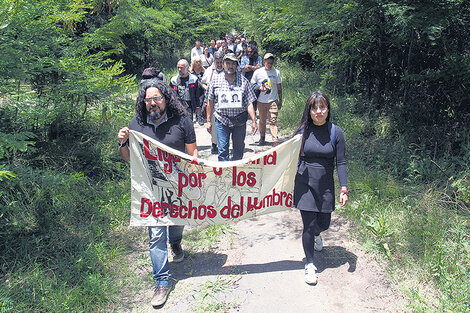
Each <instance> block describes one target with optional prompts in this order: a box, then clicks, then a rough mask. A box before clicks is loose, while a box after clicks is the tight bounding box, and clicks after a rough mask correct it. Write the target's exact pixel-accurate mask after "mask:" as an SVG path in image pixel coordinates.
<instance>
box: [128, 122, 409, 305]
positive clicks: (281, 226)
mask: <svg viewBox="0 0 470 313" xmlns="http://www.w3.org/2000/svg"><path fill="white" fill-rule="evenodd" d="M247 126H248V127H247V134H248V132H249V131H251V126H250V125H247ZM196 135H197V140H198V147H199V149H200V155H201V157H202V158H211V159H216V156H211V155H210V137H209V136H208V134H207V132H206V131H205V129H204V128H203V127H201V126H199V125H197V126H196ZM258 139H259V135H258V134H257V135H255V136H251V135H247V138H246V144H247V147H246V148H247V154H253V153H256V152H258V151H260V150H261V148H260V147H258V146H257V145H256V142H257V140H258ZM267 139H270V136H269V135H268V136H267ZM268 147H269V146H268ZM268 147H265V148H264V149H266V148H268ZM301 228H302V226H301V219H300V214H299V213H298V211H297V210H296V209H292V210H288V211H284V212H279V213H275V214H270V215H263V216H260V217H257V218H254V219H250V220H244V221H240V222H238V223H237V224H235V225H233V232H232V233H231V234H230V235H225V236H223V240H221V241H220V242H219V243H218V246H217V248H216V249H214V250H212V251H211V252H200V253H199V252H197V251H192V252H190V253H187V257H186V258H185V260H184V261H183V262H182V263H179V264H174V263H171V265H170V266H171V271H172V273H173V274H174V278H175V279H177V280H178V282H177V284H176V286H175V289H174V290H173V291H172V293H171V294H170V296H169V298H168V301H167V303H166V304H165V305H164V306H163V307H162V308H160V309H159V310H158V311H160V312H172V313H173V312H175V313H176V312H178V313H180V312H208V311H216V312H257V313H262V312H296V313H301V312H335V313H337V312H338V313H340V312H401V311H404V309H403V308H404V300H403V299H402V298H401V297H400V296H399V292H397V291H394V290H393V288H392V287H391V286H390V285H389V284H388V283H387V281H386V280H385V279H384V274H383V272H382V271H381V269H380V268H379V266H378V265H377V263H376V262H375V261H374V260H373V259H372V257H370V256H369V255H367V253H365V252H364V251H363V250H361V248H360V246H359V245H358V244H357V243H356V242H355V241H354V240H352V239H351V238H350V237H349V235H348V234H349V233H350V230H351V226H350V225H349V224H348V223H347V222H346V221H345V220H344V219H342V218H341V217H338V215H337V214H335V213H334V214H333V219H332V223H331V227H330V229H329V230H328V231H326V232H325V233H323V234H322V235H323V239H324V249H323V251H321V252H316V253H315V265H316V267H317V268H318V277H319V278H318V284H317V285H316V286H309V285H307V284H306V283H305V282H304V257H305V256H304V253H303V249H302V245H301V238H300V234H301ZM186 231H189V229H187V230H186ZM183 247H184V240H183ZM139 250H140V251H138V253H139V254H140V257H141V258H142V260H143V261H142V262H143V263H142V264H143V266H144V268H143V269H140V270H138V273H137V274H138V276H141V277H147V278H146V279H144V280H143V281H148V276H150V273H151V266H150V260H149V259H148V252H147V250H146V246H142V249H139ZM146 255H147V261H145V256H146ZM145 262H148V264H146V263H145ZM144 275H145V276H144ZM144 284H145V283H144ZM145 287H146V286H145ZM151 296H152V291H151V290H150V288H149V289H148V290H145V291H142V292H141V293H140V294H138V295H137V296H136V297H134V298H133V299H130V302H132V303H129V308H128V310H126V312H155V311H157V310H155V309H154V308H152V307H151V306H150V304H149V302H150V299H151ZM217 309H218V311H217Z"/></svg>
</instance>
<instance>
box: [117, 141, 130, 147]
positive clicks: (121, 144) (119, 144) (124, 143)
mask: <svg viewBox="0 0 470 313" xmlns="http://www.w3.org/2000/svg"><path fill="white" fill-rule="evenodd" d="M128 144H129V139H127V140H126V141H124V142H119V140H118V146H119V149H121V148H122V147H124V146H127V145H128Z"/></svg>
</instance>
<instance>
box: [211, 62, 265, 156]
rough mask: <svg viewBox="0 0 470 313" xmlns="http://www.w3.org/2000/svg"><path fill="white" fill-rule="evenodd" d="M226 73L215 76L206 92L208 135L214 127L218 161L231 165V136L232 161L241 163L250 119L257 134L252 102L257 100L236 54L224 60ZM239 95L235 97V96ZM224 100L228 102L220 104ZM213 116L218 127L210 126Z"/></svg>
mask: <svg viewBox="0 0 470 313" xmlns="http://www.w3.org/2000/svg"><path fill="white" fill-rule="evenodd" d="M223 61H224V62H223V67H224V72H223V73H219V74H216V75H215V77H214V78H213V79H212V81H211V82H210V83H209V86H208V88H207V93H206V95H207V98H208V99H209V105H208V106H207V123H206V127H207V131H208V132H209V133H210V132H211V130H212V127H214V126H215V128H216V132H217V148H218V152H219V153H218V154H219V155H218V159H219V161H228V160H229V159H230V158H229V145H230V136H231V137H232V145H233V151H232V158H231V160H240V159H242V158H243V153H244V150H245V136H246V121H247V119H248V116H249V117H250V118H251V121H252V125H251V129H252V131H253V134H255V133H256V131H257V130H258V126H257V124H256V116H255V110H254V108H253V101H255V100H256V96H255V94H254V92H253V90H252V88H251V86H250V82H249V81H248V80H247V79H246V78H245V77H243V76H242V75H241V74H240V73H239V72H238V71H237V67H238V59H237V57H236V56H235V54H234V53H227V54H226V55H225V56H224V59H223ZM235 95H236V96H235ZM222 99H225V101H221V100H222ZM212 112H214V117H215V125H212V123H211V119H210V117H211V113H212Z"/></svg>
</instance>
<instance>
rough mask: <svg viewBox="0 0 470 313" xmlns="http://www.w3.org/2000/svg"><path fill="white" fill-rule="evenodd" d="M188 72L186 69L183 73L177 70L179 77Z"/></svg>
mask: <svg viewBox="0 0 470 313" xmlns="http://www.w3.org/2000/svg"><path fill="white" fill-rule="evenodd" d="M188 73H189V71H188V70H186V71H184V73H181V72H178V76H179V77H184V76H186V75H187V74H188Z"/></svg>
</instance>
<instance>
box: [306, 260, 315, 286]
mask: <svg viewBox="0 0 470 313" xmlns="http://www.w3.org/2000/svg"><path fill="white" fill-rule="evenodd" d="M316 270H317V268H316V267H315V265H313V263H308V264H305V282H306V283H307V284H309V285H316V284H317V282H318V277H317V273H316Z"/></svg>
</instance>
